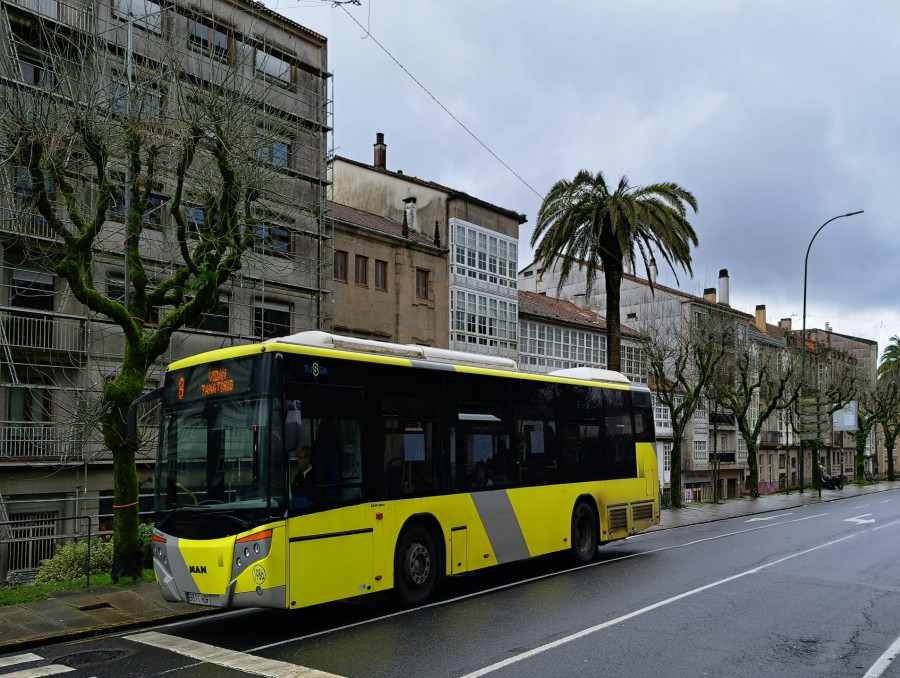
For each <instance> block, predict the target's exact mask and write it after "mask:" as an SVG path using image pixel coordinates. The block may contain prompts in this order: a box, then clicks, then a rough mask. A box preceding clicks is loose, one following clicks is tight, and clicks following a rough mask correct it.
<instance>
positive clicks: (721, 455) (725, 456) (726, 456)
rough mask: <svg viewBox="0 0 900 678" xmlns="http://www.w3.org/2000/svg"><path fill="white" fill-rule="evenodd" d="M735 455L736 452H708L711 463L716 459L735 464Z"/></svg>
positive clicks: (720, 461)
mask: <svg viewBox="0 0 900 678" xmlns="http://www.w3.org/2000/svg"><path fill="white" fill-rule="evenodd" d="M736 457H737V453H736V452H710V453H709V463H710V464H712V463H714V462H716V461H718V462H719V463H720V464H736V463H737V459H736Z"/></svg>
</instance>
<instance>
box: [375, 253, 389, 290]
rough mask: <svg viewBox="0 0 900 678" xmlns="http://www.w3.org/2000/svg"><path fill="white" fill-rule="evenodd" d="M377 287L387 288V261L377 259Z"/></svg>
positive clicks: (379, 288) (378, 288)
mask: <svg viewBox="0 0 900 678" xmlns="http://www.w3.org/2000/svg"><path fill="white" fill-rule="evenodd" d="M375 289H376V290H385V291H386V290H387V262H386V261H381V260H379V259H376V260H375Z"/></svg>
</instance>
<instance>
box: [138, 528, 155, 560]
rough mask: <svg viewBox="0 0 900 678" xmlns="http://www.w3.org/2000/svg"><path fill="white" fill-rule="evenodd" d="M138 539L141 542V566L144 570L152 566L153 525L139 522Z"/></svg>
mask: <svg viewBox="0 0 900 678" xmlns="http://www.w3.org/2000/svg"><path fill="white" fill-rule="evenodd" d="M138 539H139V540H140V542H141V567H143V568H144V569H145V570H148V569H152V568H153V525H148V524H147V523H141V524H140V525H139V526H138Z"/></svg>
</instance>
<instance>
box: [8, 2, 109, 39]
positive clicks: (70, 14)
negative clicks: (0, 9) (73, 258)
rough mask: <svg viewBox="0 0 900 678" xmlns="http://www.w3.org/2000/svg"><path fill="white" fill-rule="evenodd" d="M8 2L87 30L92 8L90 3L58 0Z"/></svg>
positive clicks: (67, 24)
mask: <svg viewBox="0 0 900 678" xmlns="http://www.w3.org/2000/svg"><path fill="white" fill-rule="evenodd" d="M7 1H8V2H9V4H11V5H16V6H19V7H21V8H23V9H27V10H29V11H31V12H35V13H37V14H40V15H41V16H43V17H46V18H48V19H53V20H54V21H58V22H59V23H61V24H65V25H66V26H70V27H71V28H77V29H79V30H83V31H84V30H88V29H89V28H90V27H91V19H92V18H93V8H92V5H91V3H83V4H78V3H68V2H60V1H59V0H7Z"/></svg>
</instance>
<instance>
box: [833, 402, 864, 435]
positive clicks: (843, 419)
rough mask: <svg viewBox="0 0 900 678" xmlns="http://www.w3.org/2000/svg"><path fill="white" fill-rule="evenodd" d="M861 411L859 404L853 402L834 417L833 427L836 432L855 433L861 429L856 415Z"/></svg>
mask: <svg viewBox="0 0 900 678" xmlns="http://www.w3.org/2000/svg"><path fill="white" fill-rule="evenodd" d="M858 411H859V403H857V402H856V401H855V400H851V401H850V402H849V403H847V404H846V405H845V406H844V407H842V408H841V409H839V410H838V411H837V412H835V413H834V415H832V425H833V427H834V430H835V431H855V430H857V429H858V428H859V426H858V425H857V420H856V415H857V412H858Z"/></svg>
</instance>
